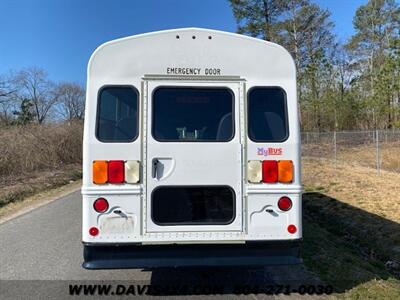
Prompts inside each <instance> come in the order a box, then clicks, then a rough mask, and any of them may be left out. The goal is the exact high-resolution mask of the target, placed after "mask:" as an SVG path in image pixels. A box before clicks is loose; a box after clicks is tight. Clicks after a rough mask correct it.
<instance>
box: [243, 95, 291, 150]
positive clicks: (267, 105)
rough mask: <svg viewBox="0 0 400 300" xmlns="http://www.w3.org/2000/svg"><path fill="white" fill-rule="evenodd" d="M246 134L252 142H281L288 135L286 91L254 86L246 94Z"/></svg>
mask: <svg viewBox="0 0 400 300" xmlns="http://www.w3.org/2000/svg"><path fill="white" fill-rule="evenodd" d="M248 123H249V124H248V128H249V129H248V135H249V138H250V139H251V140H252V141H254V142H283V141H285V140H286V139H287V137H288V125H287V124H288V120H287V107H286V93H285V92H284V90H283V89H281V88H277V87H255V88H252V89H251V90H250V92H249V95H248Z"/></svg>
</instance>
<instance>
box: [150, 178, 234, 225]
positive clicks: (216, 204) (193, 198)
mask: <svg viewBox="0 0 400 300" xmlns="http://www.w3.org/2000/svg"><path fill="white" fill-rule="evenodd" d="M151 199H152V214H151V215H152V219H153V222H154V223H156V224H158V225H190V224H192V225H227V224H230V223H232V222H233V220H234V218H235V192H234V191H233V190H232V189H231V188H230V187H228V186H162V187H158V188H157V189H155V190H154V191H153V193H152V195H151Z"/></svg>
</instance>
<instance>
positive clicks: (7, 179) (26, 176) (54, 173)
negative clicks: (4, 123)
mask: <svg viewBox="0 0 400 300" xmlns="http://www.w3.org/2000/svg"><path fill="white" fill-rule="evenodd" d="M82 131H83V124H82V122H78V121H76V122H70V123H63V124H43V125H36V124H28V125H25V126H12V127H7V128H0V140H1V143H0V153H1V156H0V208H1V207H3V206H5V205H7V204H9V203H13V202H16V201H20V200H23V199H24V198H26V197H28V196H30V195H33V194H36V193H38V192H42V191H45V190H49V189H52V188H56V187H59V186H62V185H65V184H67V183H69V182H70V181H71V180H72V181H73V180H77V179H79V178H80V177H81V171H80V170H81V162H82Z"/></svg>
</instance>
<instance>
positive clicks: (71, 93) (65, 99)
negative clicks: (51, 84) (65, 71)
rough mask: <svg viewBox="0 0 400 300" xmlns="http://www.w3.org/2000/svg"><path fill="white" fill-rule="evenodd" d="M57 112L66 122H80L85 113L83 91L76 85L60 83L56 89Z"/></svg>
mask: <svg viewBox="0 0 400 300" xmlns="http://www.w3.org/2000/svg"><path fill="white" fill-rule="evenodd" d="M56 95H57V98H58V101H59V106H58V111H59V112H60V114H61V116H62V117H63V118H64V119H66V120H82V119H83V117H84V112H85V89H84V88H83V87H82V86H81V85H79V84H77V83H70V82H62V83H60V84H59V85H58V86H57V88H56Z"/></svg>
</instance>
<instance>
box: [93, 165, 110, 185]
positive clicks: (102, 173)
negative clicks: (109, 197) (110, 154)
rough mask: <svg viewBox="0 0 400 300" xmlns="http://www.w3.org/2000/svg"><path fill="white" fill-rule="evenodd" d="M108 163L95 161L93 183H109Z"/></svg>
mask: <svg viewBox="0 0 400 300" xmlns="http://www.w3.org/2000/svg"><path fill="white" fill-rule="evenodd" d="M107 180H108V173H107V161H106V160H95V161H93V183H96V184H104V183H107Z"/></svg>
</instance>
